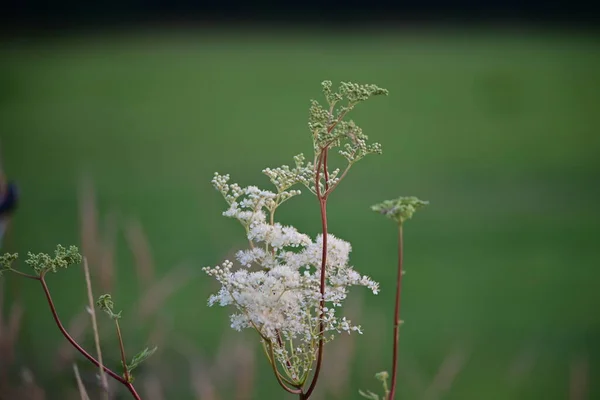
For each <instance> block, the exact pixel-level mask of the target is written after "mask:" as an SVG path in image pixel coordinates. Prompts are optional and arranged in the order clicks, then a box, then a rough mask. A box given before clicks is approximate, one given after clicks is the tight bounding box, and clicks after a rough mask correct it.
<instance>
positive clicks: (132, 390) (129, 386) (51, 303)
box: [37, 274, 141, 400]
mask: <svg viewBox="0 0 600 400" xmlns="http://www.w3.org/2000/svg"><path fill="white" fill-rule="evenodd" d="M37 279H38V280H39V281H40V283H41V284H42V288H43V289H44V294H45V295H46V299H47V300H48V305H49V306H50V311H51V312H52V317H53V318H54V322H56V326H58V329H59V330H60V332H61V333H62V334H63V336H64V337H65V339H67V340H68V341H69V343H71V345H72V346H73V347H75V349H77V351H79V352H80V353H81V354H82V355H83V356H84V357H85V358H87V359H88V360H89V361H90V362H91V363H92V364H94V365H95V366H96V367H98V368H102V369H103V370H104V371H105V372H106V373H107V374H108V375H110V376H111V377H112V378H113V379H115V380H117V381H119V382H120V383H121V384H123V385H124V386H125V387H126V388H127V390H129V392H130V393H131V395H132V396H133V398H134V399H136V400H141V397H140V395H139V394H138V393H137V392H136V390H135V388H134V387H133V385H132V384H131V383H130V382H127V381H126V380H125V379H124V378H123V377H121V376H119V375H118V374H116V373H115V372H113V371H112V370H111V369H110V368H107V367H105V366H104V365H102V364H100V362H98V360H96V359H95V358H94V357H93V356H92V355H90V354H89V353H88V352H87V351H85V350H84V349H83V347H81V346H80V345H79V344H78V343H77V342H76V341H75V339H73V338H72V337H71V335H69V333H68V332H67V330H66V329H65V327H64V326H63V324H62V322H61V321H60V318H59V317H58V313H57V312H56V307H55V306H54V301H52V296H50V290H49V289H48V285H47V284H46V280H45V279H44V275H43V274H42V275H41V276H40V277H39V278H37Z"/></svg>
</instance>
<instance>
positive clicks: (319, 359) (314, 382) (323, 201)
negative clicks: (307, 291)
mask: <svg viewBox="0 0 600 400" xmlns="http://www.w3.org/2000/svg"><path fill="white" fill-rule="evenodd" d="M327 150H328V149H327V148H324V149H323V150H322V155H321V157H319V165H318V166H317V174H316V178H315V181H316V190H317V197H318V198H319V206H320V209H321V225H322V230H323V253H322V256H321V282H320V283H321V285H320V288H319V289H320V293H321V300H320V302H319V308H320V310H319V311H320V314H319V347H318V350H317V366H316V368H315V374H314V375H313V379H312V381H311V383H310V386H309V387H308V390H307V391H306V393H305V395H303V396H301V397H300V398H301V399H305V400H308V398H310V395H311V394H312V392H313V390H315V386H316V385H317V380H318V379H319V374H320V372H321V365H322V364H323V336H324V330H325V326H324V323H323V309H324V308H325V278H326V276H325V266H326V265H327V192H325V194H323V195H322V196H321V191H320V189H319V181H320V177H321V167H323V170H324V171H327V166H323V163H324V160H326V159H327Z"/></svg>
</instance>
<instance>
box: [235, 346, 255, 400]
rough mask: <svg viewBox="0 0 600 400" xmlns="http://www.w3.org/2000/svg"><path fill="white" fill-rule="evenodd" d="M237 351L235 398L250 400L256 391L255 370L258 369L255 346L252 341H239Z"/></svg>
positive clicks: (237, 399)
mask: <svg viewBox="0 0 600 400" xmlns="http://www.w3.org/2000/svg"><path fill="white" fill-rule="evenodd" d="M235 353H236V355H237V357H238V373H237V379H236V383H237V385H236V395H235V399H236V400H250V399H252V393H253V392H254V380H255V376H254V371H255V370H256V357H255V353H254V346H252V345H251V344H250V343H243V342H238V346H237V348H236V351H235Z"/></svg>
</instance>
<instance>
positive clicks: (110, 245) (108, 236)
mask: <svg viewBox="0 0 600 400" xmlns="http://www.w3.org/2000/svg"><path fill="white" fill-rule="evenodd" d="M104 225H105V227H104V231H105V234H104V236H103V238H102V243H101V244H100V245H99V247H100V254H99V255H98V263H97V265H98V268H99V277H98V280H99V283H100V288H101V289H102V291H103V292H104V293H109V292H112V289H113V286H114V280H115V248H116V242H117V218H116V216H115V214H113V213H110V214H109V215H108V216H107V217H106V220H105V222H104Z"/></svg>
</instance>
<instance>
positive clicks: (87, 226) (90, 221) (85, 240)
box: [79, 178, 99, 261]
mask: <svg viewBox="0 0 600 400" xmlns="http://www.w3.org/2000/svg"><path fill="white" fill-rule="evenodd" d="M79 219H80V222H81V225H80V235H81V250H82V252H83V254H85V255H86V256H87V257H89V258H90V259H91V260H94V261H95V260H97V256H98V250H99V249H98V242H99V240H98V208H97V206H96V193H95V191H94V185H93V184H92V182H91V180H90V179H88V178H84V179H82V182H81V186H80V189H79Z"/></svg>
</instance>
